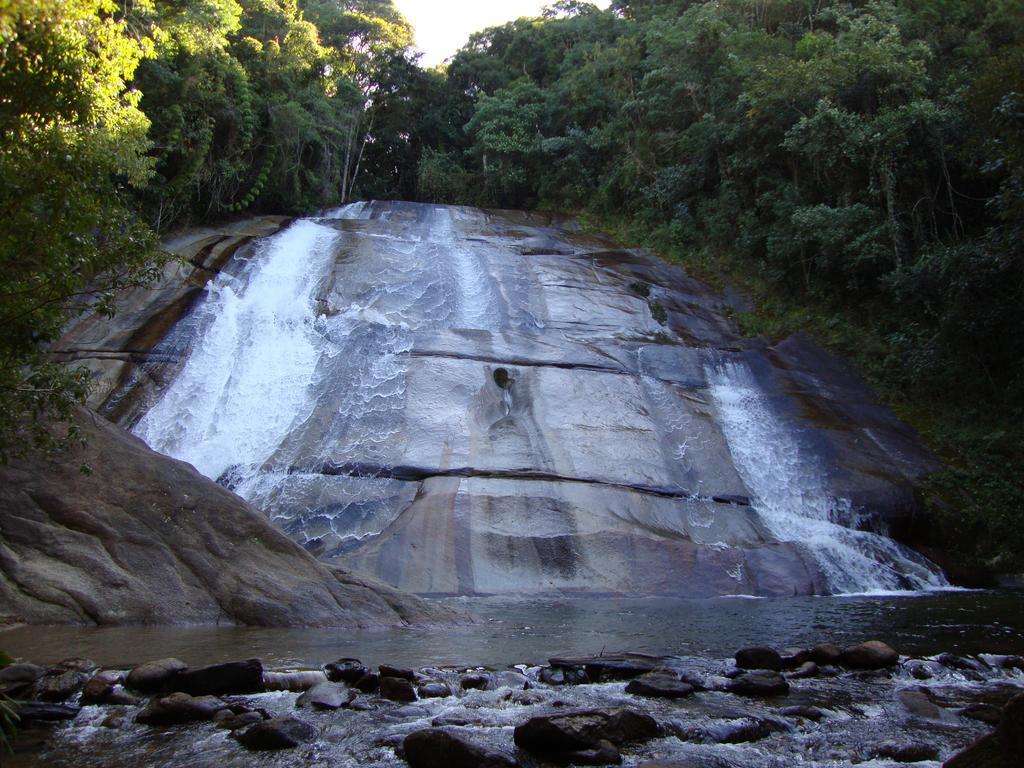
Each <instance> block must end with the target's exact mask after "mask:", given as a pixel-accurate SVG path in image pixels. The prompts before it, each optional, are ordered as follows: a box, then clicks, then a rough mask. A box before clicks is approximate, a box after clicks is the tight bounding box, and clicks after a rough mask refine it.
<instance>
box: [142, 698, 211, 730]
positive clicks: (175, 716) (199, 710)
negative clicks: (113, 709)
mask: <svg viewBox="0 0 1024 768" xmlns="http://www.w3.org/2000/svg"><path fill="white" fill-rule="evenodd" d="M227 706H228V705H227V704H225V703H224V702H223V701H221V700H220V699H218V698H216V697H214V696H199V697H193V696H189V695H188V694H187V693H172V694H171V695H170V696H164V697H163V698H162V699H153V700H152V701H150V702H149V704H147V705H146V706H145V707H144V708H143V710H142V711H141V712H139V714H137V715H136V716H135V722H137V723H142V724H143V725H179V724H181V723H193V722H197V721H201V720H210V719H212V718H213V716H214V714H215V713H217V712H219V711H220V710H222V709H227Z"/></svg>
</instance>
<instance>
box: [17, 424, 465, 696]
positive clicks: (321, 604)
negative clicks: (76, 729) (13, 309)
mask: <svg viewBox="0 0 1024 768" xmlns="http://www.w3.org/2000/svg"><path fill="white" fill-rule="evenodd" d="M75 420H76V423H77V425H78V426H79V428H80V429H81V431H82V434H83V436H84V437H85V438H86V441H87V442H86V444H85V445H84V446H82V447H78V448H74V449H72V450H69V451H68V452H66V453H65V454H62V455H61V456H60V458H59V459H58V460H57V461H51V460H47V459H43V458H30V459H22V460H16V461H11V462H10V463H8V464H6V465H3V466H0V539H2V540H3V542H4V545H5V549H6V552H7V553H8V554H7V556H6V557H4V558H3V559H2V560H0V604H2V605H3V606H4V609H3V610H4V612H5V613H12V614H15V615H17V616H19V617H22V618H23V619H24V620H26V621H27V622H29V623H42V624H50V623H56V624H63V623H77V624H95V623H100V624H104V625H112V624H159V623H167V624H175V623H179V624H181V623H184V624H214V623H221V624H250V625H258V626H267V625H291V626H301V625H317V626H345V627H353V626H381V625H393V624H404V623H406V622H410V621H411V622H414V623H415V622H421V621H445V620H450V619H454V618H457V615H456V614H455V613H454V612H452V611H447V610H443V609H441V608H439V607H435V606H434V605H432V604H429V603H427V602H425V601H422V600H419V599H416V598H413V597H412V596H410V595H403V594H401V593H399V592H398V591H396V590H395V589H393V588H391V587H389V586H387V585H384V584H380V583H376V582H373V581H372V580H367V579H365V578H362V577H356V576H353V575H351V574H348V573H345V572H341V571H339V570H336V569H332V568H328V567H326V566H324V565H323V564H321V563H318V562H317V561H316V560H314V559H313V558H312V557H311V556H310V555H309V554H308V553H306V552H305V551H304V550H303V549H302V548H301V547H299V546H298V545H297V544H295V543H294V542H292V541H291V540H289V539H288V538H287V537H286V536H285V535H284V534H282V533H281V532H280V531H278V530H277V529H276V528H274V526H273V525H272V524H270V523H269V522H268V521H267V520H266V518H265V517H264V516H263V515H262V514H261V513H259V512H257V511H256V510H255V509H253V508H252V507H250V506H249V505H248V504H246V503H245V502H244V501H242V499H240V498H239V497H237V496H235V495H234V494H232V493H231V492H230V491H228V490H226V489H225V488H223V487H221V486H219V485H217V484H216V483H214V482H212V481H211V480H209V479H207V478H205V477H203V476H202V475H200V474H199V473H197V472H196V471H195V470H194V469H193V468H192V467H190V466H189V465H187V464H185V463H183V462H180V461H176V460H174V459H171V458H168V457H166V456H162V455H160V454H157V453H154V452H153V451H151V450H149V449H148V448H147V447H146V446H145V445H144V444H143V443H142V442H141V441H140V440H138V439H137V438H135V437H132V436H131V435H129V434H128V433H126V432H124V431H123V430H121V429H120V428H118V427H116V426H114V425H112V424H110V423H109V422H106V421H105V420H104V419H102V418H100V417H98V416H97V415H96V414H93V413H89V412H87V411H85V410H81V411H79V412H77V414H76V417H75ZM83 465H86V466H88V467H90V468H91V470H92V471H91V473H90V474H84V473H83V472H82V471H81V467H82V466H83ZM93 667H95V665H93ZM90 671H91V670H90ZM178 672H180V668H176V667H175V665H174V664H173V661H169V662H166V663H165V664H163V665H162V666H160V665H158V667H156V668H151V669H148V670H145V671H143V670H137V671H135V672H134V673H133V675H132V676H131V678H130V679H129V681H128V682H129V686H130V687H133V688H137V689H139V690H147V691H148V690H158V689H160V688H161V686H163V685H164V684H165V683H166V682H168V681H169V680H171V679H173V678H174V676H175V675H176V674H178ZM86 679H88V675H87V673H86V672H83V671H80V670H75V669H67V670H66V671H65V673H62V679H61V680H60V681H57V680H51V681H48V683H47V685H51V684H52V686H53V691H52V696H53V697H54V698H53V700H61V699H63V698H67V696H70V695H71V694H72V693H73V692H74V691H75V690H77V689H78V688H80V687H81V685H84V683H85V680H86Z"/></svg>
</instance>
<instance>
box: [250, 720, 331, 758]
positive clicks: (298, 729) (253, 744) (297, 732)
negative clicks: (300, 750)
mask: <svg viewBox="0 0 1024 768" xmlns="http://www.w3.org/2000/svg"><path fill="white" fill-rule="evenodd" d="M318 733H319V731H318V730H317V728H316V726H314V725H311V724H310V723H307V722H306V721H305V720H300V719H299V718H297V717H275V718H272V719H270V720H264V721H262V722H259V723H256V724H255V725H253V726H251V727H250V728H247V729H246V730H244V731H241V732H239V731H236V732H235V738H236V739H238V743H239V744H241V745H242V746H243V747H245V748H246V749H251V750H255V751H260V750H274V749H290V748H292V747H297V746H299V745H300V744H305V743H306V742H309V741H312V740H313V739H315V738H316V737H317V734H318Z"/></svg>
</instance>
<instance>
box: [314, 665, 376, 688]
mask: <svg viewBox="0 0 1024 768" xmlns="http://www.w3.org/2000/svg"><path fill="white" fill-rule="evenodd" d="M368 671H369V670H368V669H367V668H366V665H365V664H363V663H362V662H361V661H360V660H359V659H350V658H343V659H338V660H337V661H332V662H331V663H330V664H327V665H325V666H324V673H325V674H326V675H327V679H328V680H330V681H331V682H332V683H348V684H349V685H353V684H355V683H357V682H359V680H360V679H361V678H362V677H363V675H365V674H366V673H367V672H368Z"/></svg>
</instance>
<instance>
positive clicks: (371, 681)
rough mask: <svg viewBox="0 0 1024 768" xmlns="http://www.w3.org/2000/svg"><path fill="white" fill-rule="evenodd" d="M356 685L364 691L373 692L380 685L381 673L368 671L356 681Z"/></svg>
mask: <svg viewBox="0 0 1024 768" xmlns="http://www.w3.org/2000/svg"><path fill="white" fill-rule="evenodd" d="M355 687H356V688H357V689H359V690H360V691H362V692H363V693H373V692H374V691H376V690H377V689H378V688H379V687H380V675H378V674H377V673H376V672H367V673H366V674H365V675H363V676H362V677H361V678H359V679H358V680H357V681H356V683H355Z"/></svg>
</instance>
